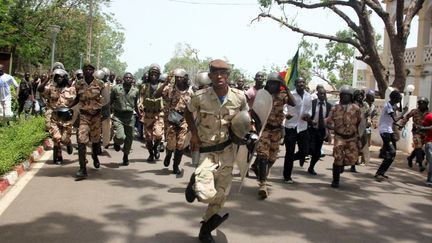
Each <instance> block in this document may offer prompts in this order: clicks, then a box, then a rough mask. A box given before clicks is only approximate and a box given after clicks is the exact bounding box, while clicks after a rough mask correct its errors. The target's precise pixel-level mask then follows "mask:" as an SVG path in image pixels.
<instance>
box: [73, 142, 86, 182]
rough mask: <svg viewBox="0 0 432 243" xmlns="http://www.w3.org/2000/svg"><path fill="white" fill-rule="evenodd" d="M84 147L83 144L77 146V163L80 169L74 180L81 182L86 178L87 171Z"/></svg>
mask: <svg viewBox="0 0 432 243" xmlns="http://www.w3.org/2000/svg"><path fill="white" fill-rule="evenodd" d="M85 157H86V146H85V144H83V143H79V144H78V161H79V165H80V168H79V170H78V172H77V173H76V174H75V176H76V180H77V181H78V180H82V179H85V178H86V177H87V169H86V163H87V162H86V158H85Z"/></svg>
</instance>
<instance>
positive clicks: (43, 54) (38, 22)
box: [0, 0, 126, 74]
mask: <svg viewBox="0 0 432 243" xmlns="http://www.w3.org/2000/svg"><path fill="white" fill-rule="evenodd" d="M93 2H94V5H95V7H94V14H93V15H94V21H93V34H92V39H93V44H92V53H91V56H92V60H91V62H92V63H93V64H95V65H96V59H97V54H98V53H97V49H98V48H97V47H98V46H100V50H101V52H100V57H101V59H100V67H103V66H106V67H108V68H109V69H110V70H113V71H115V72H116V73H120V74H122V73H123V72H124V71H125V69H126V64H125V63H123V62H120V60H119V59H118V57H120V56H121V54H122V53H123V44H124V34H123V32H122V31H123V29H122V27H121V26H120V25H119V24H118V23H117V22H116V21H115V19H114V18H113V16H112V15H109V14H103V13H101V12H100V8H99V5H100V4H101V3H106V2H109V1H107V0H96V1H95V0H93ZM88 3H89V0H86V1H83V0H66V1H45V0H38V1H35V0H3V1H2V5H1V6H0V16H1V17H0V36H2V38H1V40H0V48H7V49H9V50H10V51H11V53H12V55H13V60H14V63H13V70H14V71H13V73H15V72H16V71H22V70H23V69H29V68H30V67H39V66H40V65H42V66H43V67H44V68H45V69H49V68H50V65H51V59H50V56H51V55H50V53H51V45H52V34H51V28H50V26H51V25H58V26H60V28H61V29H60V32H59V33H58V35H57V39H56V40H57V43H56V55H55V56H56V57H55V59H56V61H61V62H63V64H64V65H65V67H66V69H68V70H69V71H72V70H75V69H78V68H79V63H80V53H82V54H85V52H86V48H87V26H88V8H87V7H88Z"/></svg>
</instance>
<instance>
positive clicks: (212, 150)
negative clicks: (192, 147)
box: [199, 139, 231, 153]
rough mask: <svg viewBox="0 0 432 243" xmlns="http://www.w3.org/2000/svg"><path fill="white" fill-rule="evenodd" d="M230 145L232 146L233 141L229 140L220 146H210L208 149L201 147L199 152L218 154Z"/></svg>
mask: <svg viewBox="0 0 432 243" xmlns="http://www.w3.org/2000/svg"><path fill="white" fill-rule="evenodd" d="M230 144H231V140H230V139H228V140H226V141H225V142H223V143H219V144H216V145H212V146H208V147H201V148H200V149H199V151H200V153H211V152H218V151H222V150H224V149H225V148H226V147H227V146H228V145H230Z"/></svg>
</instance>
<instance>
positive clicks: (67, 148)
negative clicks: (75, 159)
mask: <svg viewBox="0 0 432 243" xmlns="http://www.w3.org/2000/svg"><path fill="white" fill-rule="evenodd" d="M66 151H67V153H68V154H72V153H73V148H72V144H68V145H66Z"/></svg>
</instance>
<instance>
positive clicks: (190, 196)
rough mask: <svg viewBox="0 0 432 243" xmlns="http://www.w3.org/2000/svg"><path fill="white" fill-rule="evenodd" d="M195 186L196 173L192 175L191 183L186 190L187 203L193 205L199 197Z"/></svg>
mask: <svg viewBox="0 0 432 243" xmlns="http://www.w3.org/2000/svg"><path fill="white" fill-rule="evenodd" d="M194 185H195V173H192V175H191V178H190V180H189V183H188V185H187V187H186V190H185V197H186V201H187V202H189V203H193V201H195V199H196V197H197V196H196V193H195V190H194V188H193V186H194Z"/></svg>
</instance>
